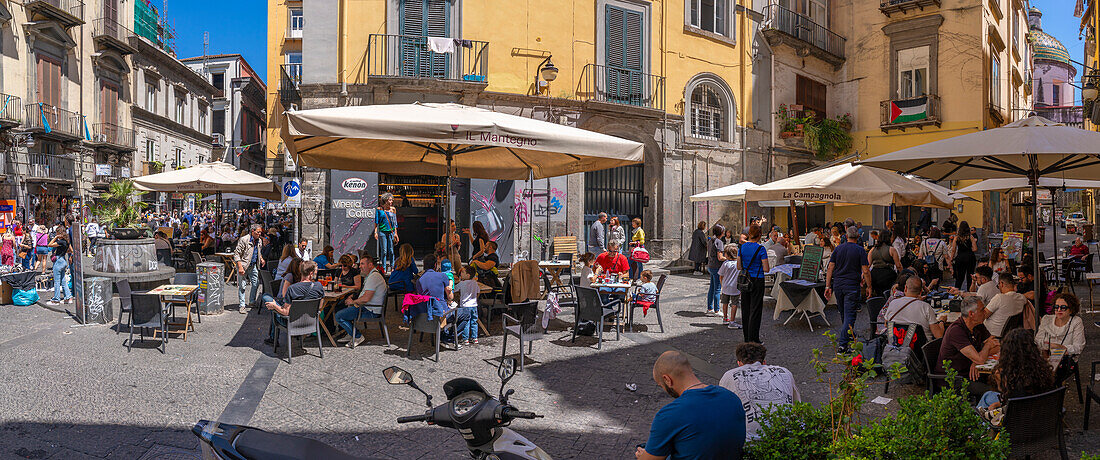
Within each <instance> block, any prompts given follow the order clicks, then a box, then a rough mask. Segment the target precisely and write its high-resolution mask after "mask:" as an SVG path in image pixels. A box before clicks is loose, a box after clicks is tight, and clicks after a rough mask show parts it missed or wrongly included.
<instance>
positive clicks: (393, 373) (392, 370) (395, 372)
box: [382, 366, 413, 385]
mask: <svg viewBox="0 0 1100 460" xmlns="http://www.w3.org/2000/svg"><path fill="white" fill-rule="evenodd" d="M382 375H383V376H384V377H386V382H388V383H389V384H390V385H408V384H410V383H412V381H413V378H412V374H410V373H409V372H408V371H406V370H404V369H402V368H400V367H397V366H390V367H387V368H385V369H383V370H382Z"/></svg>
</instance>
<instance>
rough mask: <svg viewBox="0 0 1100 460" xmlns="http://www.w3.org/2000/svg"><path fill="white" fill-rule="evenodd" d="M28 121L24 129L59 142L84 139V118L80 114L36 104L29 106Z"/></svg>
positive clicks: (24, 124) (27, 109)
mask: <svg viewBox="0 0 1100 460" xmlns="http://www.w3.org/2000/svg"><path fill="white" fill-rule="evenodd" d="M25 109H26V112H25V113H26V116H27V118H26V120H25V121H24V122H23V127H24V128H25V129H26V130H27V131H31V132H35V133H39V134H41V135H42V136H46V137H53V138H55V139H58V140H79V139H83V138H84V128H83V118H82V117H81V116H80V114H77V113H75V112H70V111H68V110H65V109H62V108H59V107H54V106H52V105H49V104H44V103H41V102H36V103H33V104H27V105H26V106H25Z"/></svg>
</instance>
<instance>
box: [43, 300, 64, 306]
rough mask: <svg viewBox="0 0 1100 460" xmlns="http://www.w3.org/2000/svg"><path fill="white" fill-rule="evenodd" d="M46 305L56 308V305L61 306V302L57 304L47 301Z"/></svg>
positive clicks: (53, 301)
mask: <svg viewBox="0 0 1100 460" xmlns="http://www.w3.org/2000/svg"><path fill="white" fill-rule="evenodd" d="M46 305H49V306H51V307H56V306H58V305H61V302H58V301H56V300H47V301H46Z"/></svg>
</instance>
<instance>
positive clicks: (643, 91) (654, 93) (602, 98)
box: [578, 64, 665, 110]
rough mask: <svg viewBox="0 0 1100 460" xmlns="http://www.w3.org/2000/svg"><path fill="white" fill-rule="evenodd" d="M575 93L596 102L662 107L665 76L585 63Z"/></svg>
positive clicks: (663, 103) (662, 108)
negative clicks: (577, 89) (577, 90)
mask: <svg viewBox="0 0 1100 460" xmlns="http://www.w3.org/2000/svg"><path fill="white" fill-rule="evenodd" d="M579 89H580V91H579V93H578V96H579V97H581V98H583V99H585V100H588V101H596V102H610V103H614V104H624V105H634V106H639V107H647V108H651V109H657V110H664V108H665V77H663V76H661V75H654V74H651V73H645V72H640V71H637V70H629V69H623V68H619V67H613V66H606V65H598V64H587V65H585V66H584V69H583V70H582V71H581V81H580V85H579Z"/></svg>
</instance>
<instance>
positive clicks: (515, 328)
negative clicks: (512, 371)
mask: <svg viewBox="0 0 1100 460" xmlns="http://www.w3.org/2000/svg"><path fill="white" fill-rule="evenodd" d="M509 307H511V311H512V314H514V315H516V316H517V317H519V318H518V319H517V318H516V317H513V316H512V315H510V314H508V313H504V314H503V315H502V316H503V317H504V319H503V327H504V343H503V345H502V346H501V348H500V357H501V359H503V358H504V357H505V356H507V353H508V336H510V335H511V336H515V337H516V338H518V339H519V370H520V372H522V371H523V359H524V353H523V342H527V348H528V349H527V354H530V353H531V352H532V351H533V350H534V347H535V341H536V340H542V338H543V337H545V335H546V329H543V327H542V321H540V319H541V318H539V314H538V313H539V303H538V301H530V302H523V303H514V304H511V305H509ZM509 323H512V325H509Z"/></svg>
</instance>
